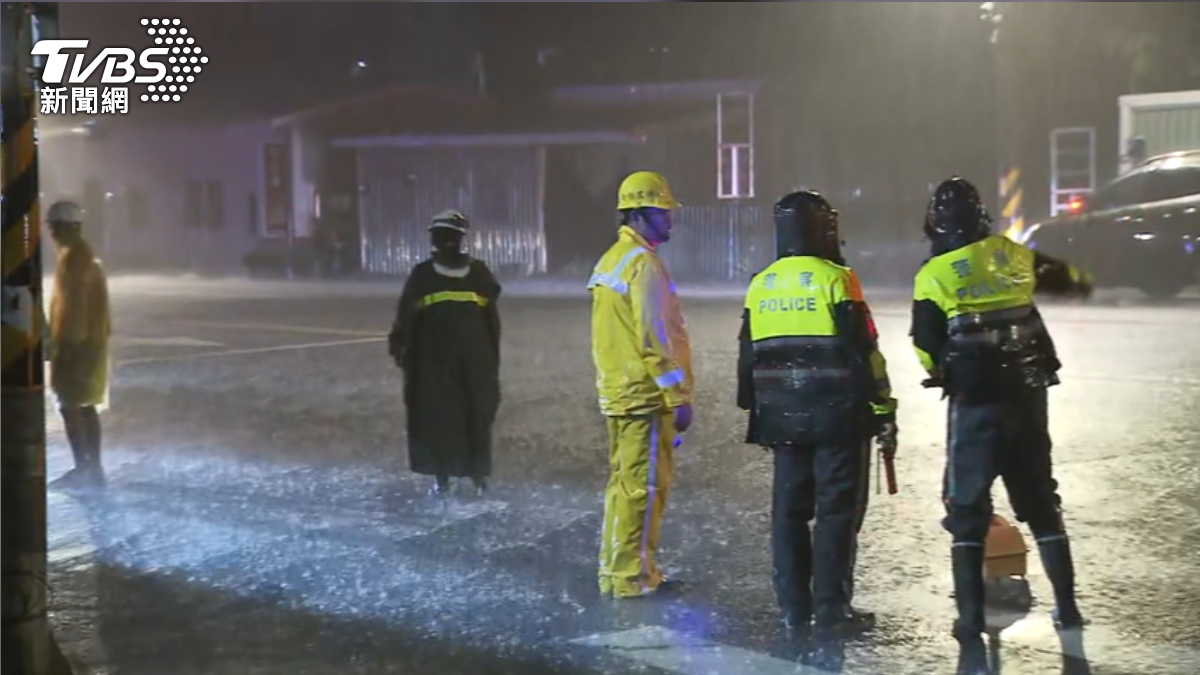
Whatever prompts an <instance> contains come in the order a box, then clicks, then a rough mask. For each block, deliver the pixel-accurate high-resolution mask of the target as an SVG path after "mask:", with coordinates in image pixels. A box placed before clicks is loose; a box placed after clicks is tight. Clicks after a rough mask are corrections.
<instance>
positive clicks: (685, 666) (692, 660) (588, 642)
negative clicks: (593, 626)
mask: <svg viewBox="0 0 1200 675" xmlns="http://www.w3.org/2000/svg"><path fill="white" fill-rule="evenodd" d="M571 643H572V644H577V645H582V646H586V647H603V648H608V649H611V650H613V651H616V652H619V653H620V655H621V656H623V657H625V658H627V659H630V660H631V661H637V662H638V663H639V664H641V665H643V666H650V667H652V668H659V669H661V670H666V671H670V672H672V673H682V674H683V675H714V674H717V673H720V674H722V675H724V674H725V673H745V674H747V675H750V674H753V675H818V674H819V673H821V672H822V671H819V670H816V669H814V668H808V667H806V666H801V665H800V664H798V663H796V662H795V661H787V660H785V659H780V658H776V657H774V656H767V655H766V654H762V653H759V652H755V651H751V650H749V649H742V648H741V647H731V646H729V645H723V644H720V643H716V642H709V641H708V640H703V639H700V638H697V637H692V636H690V635H687V634H686V633H680V632H678V631H674V630H671V629H670V628H665V627H663V626H641V627H639V628H634V629H632V630H626V631H620V632H615V633H604V634H600V635H589V636H587V637H582V638H576V639H574V640H571ZM842 673H843V675H855V673H854V671H850V670H843V671H842Z"/></svg>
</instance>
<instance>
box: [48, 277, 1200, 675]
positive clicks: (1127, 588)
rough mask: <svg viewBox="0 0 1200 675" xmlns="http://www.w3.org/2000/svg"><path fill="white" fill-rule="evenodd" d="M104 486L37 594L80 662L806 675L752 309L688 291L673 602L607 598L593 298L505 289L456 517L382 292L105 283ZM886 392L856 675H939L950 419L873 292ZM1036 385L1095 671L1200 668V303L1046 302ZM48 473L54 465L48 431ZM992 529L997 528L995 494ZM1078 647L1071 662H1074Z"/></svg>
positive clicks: (1045, 654) (1028, 665)
mask: <svg viewBox="0 0 1200 675" xmlns="http://www.w3.org/2000/svg"><path fill="white" fill-rule="evenodd" d="M113 289H114V303H115V311H116V314H117V323H116V332H117V337H116V350H115V359H116V368H115V377H114V387H113V392H112V407H111V409H110V410H109V411H108V412H107V413H106V414H105V415H104V420H105V424H106V427H105V432H106V438H105V441H106V453H107V454H106V463H107V464H108V466H109V480H110V487H109V489H108V490H107V491H106V492H105V493H104V494H97V495H64V494H57V493H56V494H52V495H51V497H50V509H51V510H50V518H51V546H52V549H53V550H52V552H51V565H52V586H53V596H52V606H53V608H54V611H55V621H56V625H57V626H58V634H59V637H60V640H61V641H62V642H63V644H64V648H65V649H66V651H67V652H68V654H69V656H70V657H71V658H72V660H74V661H75V662H76V663H77V664H78V669H77V672H88V671H87V670H85V669H84V668H85V667H86V668H91V669H93V671H94V672H108V673H122V674H125V673H129V674H137V675H141V674H145V675H185V674H189V673H205V674H218V675H222V674H225V673H229V674H233V673H237V674H238V675H250V674H258V673H261V674H268V673H270V674H276V673H278V674H282V673H288V674H289V675H293V674H294V675H308V674H318V673H319V674H324V673H339V674H342V673H414V674H415V673H438V674H439V675H440V674H443V673H446V674H449V673H531V674H538V675H540V674H542V673H545V674H547V675H549V674H551V673H555V674H558V673H562V674H575V673H630V672H652V673H663V672H674V673H688V674H696V675H700V674H704V675H707V674H708V673H713V674H714V675H716V674H720V675H725V674H726V673H734V672H737V673H747V674H748V675H755V674H757V673H775V672H780V673H782V672H796V671H795V669H794V667H793V666H792V665H791V664H789V663H788V662H786V661H784V660H781V659H780V658H776V657H783V656H786V654H784V653H783V652H782V651H781V650H780V647H779V645H778V644H777V642H778V640H777V630H776V618H775V613H774V608H773V597H772V594H771V591H770V585H769V559H768V556H767V549H766V543H767V524H768V509H769V484H770V473H769V464H768V457H767V456H766V455H765V454H764V453H763V452H762V451H760V450H758V449H755V448H752V447H749V446H745V445H743V444H742V443H741V442H740V440H741V436H742V433H743V427H742V416H741V413H740V412H739V411H737V410H736V408H735V407H734V358H735V342H734V336H735V335H736V331H737V317H738V314H739V302H738V300H737V299H736V298H734V297H733V296H732V295H730V296H729V297H725V298H712V297H708V298H700V297H686V298H685V305H684V309H685V312H686V314H687V317H688V320H689V323H690V327H691V332H692V339H693V343H694V350H695V360H696V370H697V372H696V376H697V380H698V387H699V392H698V396H699V399H698V401H697V420H696V424H695V427H694V429H693V430H692V431H691V432H690V433H689V434H688V435H687V438H686V441H685V444H684V446H683V447H682V448H681V449H680V451H679V455H678V460H677V461H678V473H677V479H676V487H675V491H674V492H673V494H672V497H671V501H670V503H669V505H668V511H667V517H666V521H665V524H664V540H665V541H664V551H663V556H664V561H665V562H666V563H667V565H668V568H669V569H670V570H671V571H673V572H674V573H675V574H676V575H677V576H680V577H682V578H685V579H686V580H688V581H689V582H690V587H689V591H688V593H687V594H686V595H685V596H684V597H683V598H682V599H680V600H677V601H672V602H660V601H648V602H641V601H636V602H632V603H621V604H615V603H612V602H611V601H602V600H601V599H600V598H599V597H598V594H597V592H596V590H595V582H594V567H595V558H596V549H597V537H598V530H599V522H600V490H601V488H602V486H603V483H604V481H605V468H606V457H605V447H606V441H605V437H604V427H603V423H602V419H601V418H600V417H599V416H598V414H597V412H596V405H595V398H594V390H593V373H592V365H591V360H590V352H589V348H588V304H587V300H586V298H585V297H582V296H577V297H571V298H561V297H560V298H527V297H526V298H521V297H515V296H516V295H517V294H519V293H517V292H516V291H518V289H516V288H514V289H511V290H513V291H514V294H513V295H514V297H509V298H506V299H505V300H504V301H503V303H502V311H503V318H504V322H505V323H504V330H505V334H504V363H503V392H504V403H503V406H502V408H501V412H500V417H499V421H498V423H497V427H496V437H497V442H496V452H497V462H496V464H497V475H496V476H495V478H494V483H495V488H494V490H493V493H492V494H491V495H490V496H489V497H488V498H487V499H486V500H483V501H474V500H471V499H467V498H463V499H458V500H454V501H452V502H450V503H448V504H446V505H442V504H440V503H437V502H434V501H432V500H430V498H428V497H425V496H424V492H425V489H426V487H427V483H426V482H425V481H424V480H422V479H418V478H417V477H414V476H412V475H410V474H408V473H407V472H406V471H405V467H404V454H403V428H404V411H403V408H402V406H401V405H400V401H399V391H400V385H401V380H400V376H399V373H398V372H397V371H396V370H395V368H394V367H393V366H392V365H391V363H390V362H389V359H388V358H387V355H386V348H385V344H384V342H383V338H382V335H383V332H384V331H385V330H386V329H387V327H388V325H389V324H390V321H391V314H392V308H393V303H394V292H393V291H394V289H391V288H389V287H388V286H386V285H382V286H381V285H366V284H342V285H331V286H325V287H321V286H317V285H312V284H293V285H285V284H269V283H257V284H251V283H250V282H187V281H171V282H165V281H158V280H150V279H116V280H114V281H113ZM872 297H873V298H874V299H873V302H872V304H873V305H874V308H875V312H876V315H877V321H878V324H879V329H880V332H881V335H882V347H883V350H884V353H885V355H886V356H887V357H888V359H889V361H890V365H891V375H892V382H893V385H894V386H895V388H896V391H897V395H898V397H899V399H900V402H901V412H900V428H901V455H900V457H899V459H898V464H899V479H900V484H901V493H900V494H899V495H896V496H887V495H882V496H876V494H875V493H874V491H873V492H872V500H873V504H872V508H871V511H870V513H869V515H868V517H867V524H866V528H865V531H864V534H863V537H862V553H861V556H860V566H859V579H860V581H859V585H858V595H859V600H858V602H857V604H859V605H860V606H863V607H866V608H870V609H873V610H876V611H877V612H879V614H880V619H881V626H880V628H879V630H878V631H877V632H876V633H875V634H873V635H872V636H871V637H870V638H869V639H866V640H863V641H861V642H859V643H856V644H853V645H851V646H850V648H849V650H848V653H847V664H846V670H845V672H847V673H851V674H871V675H875V674H882V673H887V674H889V675H926V674H933V673H953V668H954V655H955V648H954V645H953V642H952V641H951V640H950V638H949V637H948V635H947V629H948V626H949V623H950V620H951V615H952V608H953V601H952V599H951V598H950V595H949V591H950V578H949V570H948V566H949V560H948V558H949V555H948V538H947V536H946V535H945V534H944V533H943V532H942V531H941V529H940V527H939V525H938V519H939V517H940V515H941V505H940V502H939V495H938V491H939V482H940V471H941V456H942V452H943V450H942V447H943V444H942V439H943V437H944V433H945V414H944V410H943V408H942V405H941V404H940V402H939V401H938V400H937V396H936V395H935V394H933V393H931V392H929V391H925V390H922V389H921V388H920V387H919V381H920V379H921V374H920V373H919V369H918V367H917V364H916V360H915V357H914V356H913V355H912V352H911V350H910V348H909V347H908V343H907V341H906V340H907V335H906V334H907V313H906V309H907V305H906V303H905V302H904V296H903V294H902V293H895V292H885V291H881V292H876V293H874V294H871V293H868V299H872ZM1046 315H1047V319H1048V321H1049V322H1050V326H1051V329H1052V331H1053V332H1054V335H1055V338H1056V341H1057V343H1058V346H1059V349H1060V352H1061V353H1062V355H1063V361H1064V362H1065V364H1066V365H1065V370H1064V372H1063V379H1064V384H1063V385H1061V386H1059V387H1057V388H1056V389H1055V390H1054V391H1053V394H1052V396H1051V414H1052V419H1053V422H1052V428H1053V432H1054V436H1055V441H1056V449H1055V453H1056V459H1057V466H1058V479H1059V481H1060V483H1061V492H1062V495H1063V498H1064V502H1065V505H1066V519H1067V522H1068V527H1069V528H1070V532H1071V535H1072V539H1073V542H1074V546H1075V555H1076V559H1077V567H1078V578H1079V586H1080V595H1081V600H1080V602H1081V606H1082V608H1083V610H1084V612H1085V614H1087V615H1088V616H1089V618H1090V619H1091V621H1092V622H1093V623H1092V626H1090V627H1089V629H1088V630H1087V631H1086V632H1085V634H1084V643H1083V646H1084V648H1085V649H1086V654H1087V656H1088V658H1089V659H1090V663H1091V667H1090V672H1092V673H1095V674H1096V675H1108V674H1112V675H1116V674H1122V675H1142V674H1145V675H1194V674H1195V673H1197V672H1200V609H1197V608H1198V607H1200V585H1198V584H1197V582H1196V579H1197V578H1200V555H1197V550H1200V525H1197V523H1198V522H1200V497H1198V496H1197V495H1200V442H1198V441H1197V433H1198V432H1200V421H1198V420H1197V412H1200V353H1198V352H1197V351H1196V349H1195V345H1196V344H1197V342H1196V340H1197V338H1196V335H1197V333H1200V302H1195V301H1193V300H1186V299H1185V300H1180V301H1176V302H1172V303H1168V304H1160V305H1150V304H1145V303H1140V302H1137V301H1134V300H1132V299H1131V298H1130V297H1127V296H1118V295H1113V294H1109V295H1107V296H1106V297H1104V298H1101V299H1100V300H1099V301H1098V302H1095V303H1092V304H1089V305H1051V306H1048V307H1047V309H1046ZM51 430H52V431H51V438H50V453H51V457H50V472H51V474H52V475H54V474H57V473H59V472H61V471H62V470H65V469H66V468H68V466H69V459H68V454H67V453H66V450H65V444H64V440H63V438H62V434H61V427H60V425H59V424H58V422H57V419H56V418H54V417H53V416H52V417H51ZM997 498H998V504H999V505H1001V513H1007V506H1006V504H1005V502H1004V500H1003V497H1002V493H1001V492H1000V491H997ZM1029 564H1030V573H1029V583H1030V586H1031V589H1032V594H1033V597H1034V606H1033V607H1032V609H1031V610H1029V612H1028V614H1027V615H1024V614H1006V613H996V614H994V616H993V620H994V622H995V623H996V624H997V628H1005V630H1004V631H1003V632H1002V634H1001V636H1000V646H999V652H998V653H999V656H1000V660H1001V664H1002V672H1003V673H1006V674H1007V675H1026V674H1029V675H1033V674H1041V673H1055V674H1058V673H1072V674H1074V673H1081V672H1087V671H1084V670H1080V669H1078V661H1072V665H1071V667H1070V668H1064V665H1063V659H1062V657H1061V656H1060V652H1061V649H1060V645H1059V641H1058V639H1057V638H1056V637H1055V634H1054V632H1053V630H1052V629H1051V627H1050V625H1049V619H1048V613H1049V601H1048V598H1049V597H1050V594H1049V588H1048V585H1047V583H1046V581H1045V578H1044V576H1043V574H1042V573H1041V570H1040V567H1039V563H1038V561H1037V557H1036V554H1034V553H1031V555H1030V558H1029ZM1069 651H1070V652H1072V653H1077V652H1079V646H1078V645H1074V646H1072V647H1070V649H1069Z"/></svg>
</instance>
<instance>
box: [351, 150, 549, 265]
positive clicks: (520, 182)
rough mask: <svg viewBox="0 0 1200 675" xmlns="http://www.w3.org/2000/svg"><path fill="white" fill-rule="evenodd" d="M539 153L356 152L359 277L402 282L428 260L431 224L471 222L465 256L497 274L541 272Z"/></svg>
mask: <svg viewBox="0 0 1200 675" xmlns="http://www.w3.org/2000/svg"><path fill="white" fill-rule="evenodd" d="M540 162H541V159H540V157H539V152H538V150H536V149H533V148H486V149H461V150H460V149H414V150H407V149H394V148H379V149H370V150H360V151H359V152H358V182H359V221H360V225H361V228H362V235H363V236H362V263H363V270H364V271H365V272H367V273H369V274H383V275H395V276H401V275H404V274H407V273H408V271H409V270H410V269H412V267H413V266H414V265H416V264H417V263H419V262H421V261H423V260H425V259H427V258H428V257H429V235H428V232H427V228H428V226H429V221H430V219H431V218H432V217H433V216H434V215H435V214H436V213H437V212H439V211H441V210H443V209H448V208H456V209H459V210H461V211H462V212H463V213H465V214H467V216H468V217H469V218H470V219H471V230H472V232H471V235H470V239H469V240H468V241H469V246H470V250H471V254H472V255H474V256H475V257H477V258H479V259H480V260H483V261H484V262H486V263H487V264H488V266H489V267H491V268H492V270H493V271H494V272H496V273H497V274H499V275H504V276H513V275H531V274H539V273H544V272H545V271H546V268H545V265H546V257H545V253H546V241H545V236H544V232H543V226H542V218H541V193H540V175H539V171H540V168H539V165H540Z"/></svg>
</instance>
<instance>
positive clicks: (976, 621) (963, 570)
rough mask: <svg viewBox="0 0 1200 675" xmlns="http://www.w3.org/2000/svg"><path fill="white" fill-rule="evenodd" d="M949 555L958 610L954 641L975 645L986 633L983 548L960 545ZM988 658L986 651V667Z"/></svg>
mask: <svg viewBox="0 0 1200 675" xmlns="http://www.w3.org/2000/svg"><path fill="white" fill-rule="evenodd" d="M950 555H951V563H952V565H953V568H954V604H955V605H957V607H958V620H957V621H955V622H954V637H955V638H957V639H958V641H959V642H963V643H965V642H970V643H972V644H973V643H974V641H976V640H979V639H980V636H981V635H983V632H984V630H986V629H987V617H986V615H985V610H984V607H985V603H986V602H987V589H986V586H985V585H984V580H983V546H982V545H979V546H971V545H966V546H963V545H958V546H955V547H954V548H953V549H951V554H950ZM980 644H982V642H981V643H980ZM986 655H987V652H986V650H984V656H985V658H984V663H985V664H986V662H987V659H986Z"/></svg>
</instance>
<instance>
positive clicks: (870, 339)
mask: <svg viewBox="0 0 1200 675" xmlns="http://www.w3.org/2000/svg"><path fill="white" fill-rule="evenodd" d="M775 232H776V242H777V243H776V250H777V255H778V260H776V261H775V262H774V263H772V264H771V265H770V266H768V267H767V268H766V269H764V270H763V271H761V272H759V273H758V274H757V275H755V277H754V279H753V281H751V282H750V288H749V290H748V291H747V293H746V304H745V309H744V311H743V314H742V330H741V335H740V340H739V342H740V343H741V349H740V355H739V359H738V406H739V407H741V408H742V409H744V410H747V411H749V412H750V428H749V430H748V433H747V442H749V443H753V444H757V445H762V446H766V447H769V448H771V450H772V451H773V453H774V465H775V471H774V487H773V495H772V502H773V504H772V513H771V521H772V522H771V549H772V554H773V558H774V575H773V576H774V585H775V593H776V598H777V600H778V602H779V607H780V609H781V610H782V613H783V619H784V625H785V627H787V628H788V630H789V632H791V633H792V635H793V636H795V637H803V636H804V635H805V634H806V633H807V631H808V628H809V622H810V620H812V618H813V616H814V614H815V627H816V635H815V636H816V637H817V638H822V637H834V636H838V635H844V634H845V633H846V632H847V631H857V630H865V629H869V628H870V627H871V626H872V625H873V623H874V615H872V614H869V613H863V612H857V611H855V610H854V609H852V608H851V606H850V601H851V594H852V591H853V588H852V580H853V574H854V560H855V553H856V549H857V533H858V530H859V528H860V527H861V525H862V519H863V515H864V511H865V508H866V498H867V493H868V490H867V487H868V481H869V477H870V472H869V465H870V441H871V438H872V437H878V438H879V441H880V445H881V447H882V448H883V449H884V451H885V452H888V453H894V452H895V447H896V424H895V419H896V418H895V414H896V413H895V411H896V401H895V399H893V398H892V396H891V385H890V384H889V382H888V376H887V363H886V361H885V360H884V358H883V355H882V354H880V353H879V349H878V346H877V335H876V332H875V325H874V322H873V321H872V319H871V312H870V309H869V308H868V306H867V303H866V301H865V300H864V299H863V294H862V287H861V285H860V283H859V279H858V276H857V275H856V274H855V273H854V271H853V270H852V269H850V268H849V267H847V266H846V264H845V261H844V260H843V258H842V252H841V241H840V236H839V233H838V212H837V211H836V210H834V209H833V207H832V206H830V205H829V203H828V202H827V201H826V200H825V199H824V197H822V196H821V195H819V194H817V193H816V192H795V193H792V194H789V195H787V196H785V197H784V198H783V199H781V200H779V202H778V203H777V204H776V205H775ZM814 516H815V518H816V528H815V531H814V532H813V533H812V534H811V537H810V533H809V525H808V523H809V521H811V520H813V518H814ZM823 641H824V640H821V639H818V640H817V643H821V642H823ZM810 657H811V653H810ZM810 660H811V659H810ZM814 665H820V664H819V663H818V664H814Z"/></svg>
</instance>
